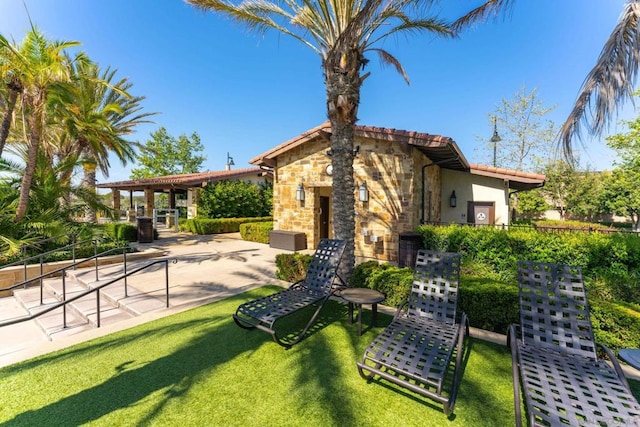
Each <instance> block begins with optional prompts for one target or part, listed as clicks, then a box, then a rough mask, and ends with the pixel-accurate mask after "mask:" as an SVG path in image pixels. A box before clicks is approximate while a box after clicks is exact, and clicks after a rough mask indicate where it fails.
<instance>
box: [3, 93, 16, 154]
mask: <svg viewBox="0 0 640 427" xmlns="http://www.w3.org/2000/svg"><path fill="white" fill-rule="evenodd" d="M8 92H9V97H8V98H7V110H6V111H5V112H4V116H3V117H2V125H1V127H0V156H2V152H3V151H4V146H5V144H6V143H7V138H8V137H9V128H10V126H11V118H12V116H13V109H14V108H15V107H16V101H17V99H18V93H19V92H18V91H17V90H15V89H12V88H11V87H9V88H8Z"/></svg>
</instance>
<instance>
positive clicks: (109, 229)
mask: <svg viewBox="0 0 640 427" xmlns="http://www.w3.org/2000/svg"><path fill="white" fill-rule="evenodd" d="M104 231H105V233H106V234H107V235H108V236H111V237H112V238H114V239H115V240H124V241H126V242H135V241H136V240H138V228H137V227H136V226H135V225H133V224H130V223H128V222H111V223H107V224H105V225H104Z"/></svg>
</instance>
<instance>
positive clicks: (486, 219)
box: [467, 202, 496, 225]
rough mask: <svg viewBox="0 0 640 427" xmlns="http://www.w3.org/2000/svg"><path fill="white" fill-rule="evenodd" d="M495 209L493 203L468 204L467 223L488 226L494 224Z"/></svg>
mask: <svg viewBox="0 0 640 427" xmlns="http://www.w3.org/2000/svg"><path fill="white" fill-rule="evenodd" d="M495 216H496V207H495V204H494V202H468V204H467V222H468V223H471V224H479V225H489V224H493V223H494V222H495Z"/></svg>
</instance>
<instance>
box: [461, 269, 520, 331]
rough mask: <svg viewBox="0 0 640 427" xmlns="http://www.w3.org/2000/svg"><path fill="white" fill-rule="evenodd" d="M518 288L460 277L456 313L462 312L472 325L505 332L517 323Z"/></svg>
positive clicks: (475, 278)
mask: <svg viewBox="0 0 640 427" xmlns="http://www.w3.org/2000/svg"><path fill="white" fill-rule="evenodd" d="M518 310H519V301H518V287H517V286H515V285H508V284H504V283H499V282H496V281H494V280H491V279H481V278H478V277H468V276H461V277H460V288H459V291H458V312H464V313H466V314H467V317H468V318H469V324H470V325H471V326H473V327H474V328H480V329H484V330H487V331H492V332H498V333H501V334H506V333H507V330H508V329H509V325H511V324H512V323H518V322H519V317H518Z"/></svg>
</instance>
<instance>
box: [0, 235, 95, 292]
mask: <svg viewBox="0 0 640 427" xmlns="http://www.w3.org/2000/svg"><path fill="white" fill-rule="evenodd" d="M58 237H60V236H56V237H51V238H49V239H44V240H40V241H38V242H36V243H32V244H27V245H24V246H22V247H21V249H22V250H23V255H26V247H28V246H35V245H37V244H38V243H43V242H46V241H49V240H54V239H56V238H58ZM100 240H101V239H85V240H81V241H79V242H76V241H75V235H74V241H73V243H70V244H68V245H65V246H62V247H59V248H56V249H52V250H50V251H47V252H43V253H41V254H38V255H33V256H30V257H28V258H27V257H23V258H22V260H20V261H14V262H12V263H10V264H4V265H2V266H0V270H2V269H4V268H7V267H14V266H16V265H23V266H24V271H23V275H22V280H23V282H24V281H26V280H27V274H28V273H27V265H29V264H28V263H27V261H31V260H33V259H39V260H40V274H42V273H43V264H44V257H45V255H49V254H51V253H54V252H59V251H63V250H65V249H68V248H71V252H72V260H73V262H74V263H75V262H76V247H77V246H79V245H82V244H85V243H87V242H92V243H93V246H94V248H93V253H94V255H97V253H98V242H100Z"/></svg>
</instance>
